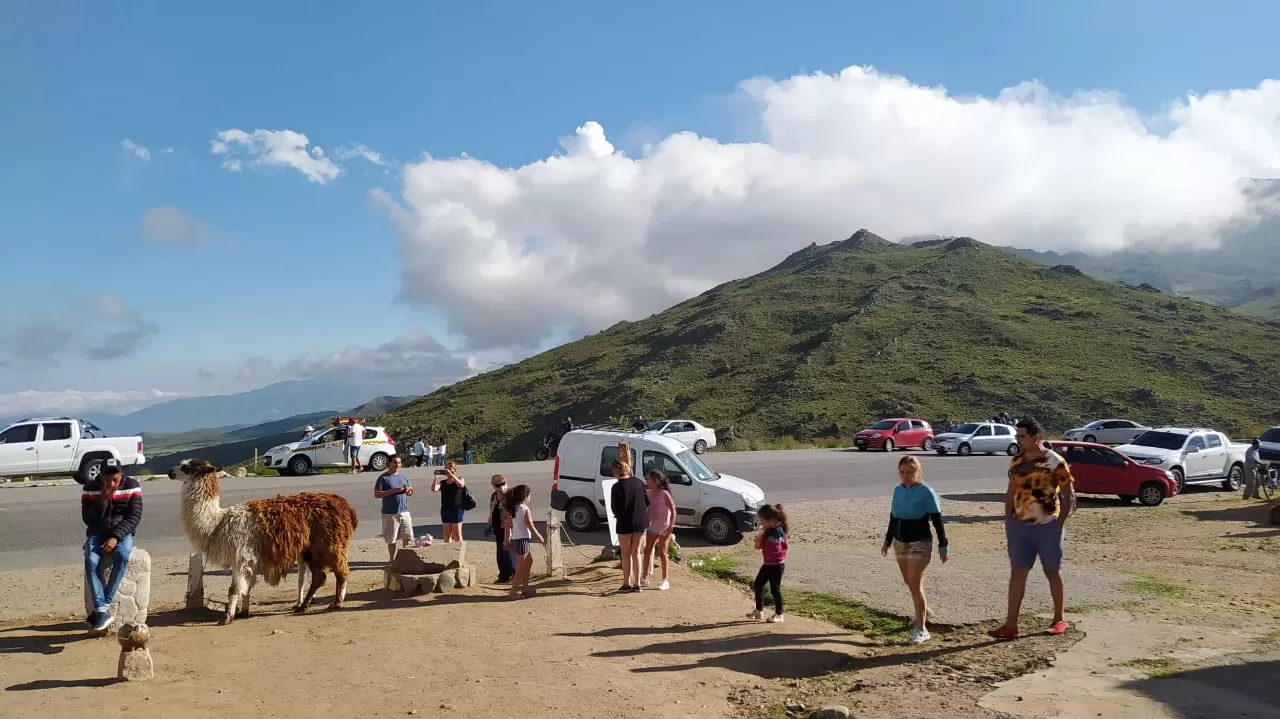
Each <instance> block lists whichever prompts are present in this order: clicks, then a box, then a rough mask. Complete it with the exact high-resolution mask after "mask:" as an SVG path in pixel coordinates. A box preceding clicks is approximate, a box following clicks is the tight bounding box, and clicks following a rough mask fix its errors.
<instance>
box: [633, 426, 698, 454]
mask: <svg viewBox="0 0 1280 719" xmlns="http://www.w3.org/2000/svg"><path fill="white" fill-rule="evenodd" d="M644 431H646V432H656V433H658V434H661V435H663V436H665V437H670V438H671V439H674V440H675V441H677V442H679V443H681V444H683V445H684V446H686V447H688V448H689V449H692V450H693V451H695V452H697V453H698V454H703V453H705V452H706V451H707V450H708V449H710V448H712V447H714V446H716V431H715V430H714V429H711V428H710V427H703V426H702V425H700V424H698V423H697V422H694V421H693V420H691V419H660V420H658V421H657V422H653V423H651V424H650V425H649V426H648V427H646V428H645V430H644Z"/></svg>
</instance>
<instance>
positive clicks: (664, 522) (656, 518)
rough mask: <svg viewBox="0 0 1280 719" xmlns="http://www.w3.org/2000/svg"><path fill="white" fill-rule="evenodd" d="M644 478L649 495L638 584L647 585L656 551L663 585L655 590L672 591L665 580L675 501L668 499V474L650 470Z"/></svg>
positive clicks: (674, 514)
mask: <svg viewBox="0 0 1280 719" xmlns="http://www.w3.org/2000/svg"><path fill="white" fill-rule="evenodd" d="M644 478H645V490H646V492H647V493H648V495H649V529H648V531H647V532H646V533H645V543H644V561H643V562H642V563H641V565H640V568H641V572H642V574H643V576H642V577H641V580H640V585H641V586H645V587H647V586H649V570H651V569H652V568H653V551H654V550H655V549H656V550H658V559H659V561H660V562H661V563H662V583H661V584H659V585H658V589H660V590H667V589H670V588H671V583H670V582H668V581H667V543H668V542H669V541H670V540H671V533H672V532H673V531H674V530H675V528H676V501H675V499H674V498H672V496H671V490H670V489H669V486H670V484H669V482H668V481H667V475H665V474H663V473H662V472H659V471H658V470H656V469H651V470H649V471H648V472H647V473H645V477H644Z"/></svg>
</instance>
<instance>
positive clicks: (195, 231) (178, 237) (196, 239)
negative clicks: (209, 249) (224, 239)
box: [142, 206, 214, 245]
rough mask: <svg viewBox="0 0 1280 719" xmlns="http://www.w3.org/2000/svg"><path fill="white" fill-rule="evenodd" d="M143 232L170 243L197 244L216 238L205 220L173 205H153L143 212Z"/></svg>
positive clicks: (146, 235) (150, 236) (156, 240)
mask: <svg viewBox="0 0 1280 719" xmlns="http://www.w3.org/2000/svg"><path fill="white" fill-rule="evenodd" d="M142 234H143V235H144V236H145V237H147V238H148V239H150V240H154V241H155V242H162V243H165V244H170V245H197V244H202V243H205V242H211V241H213V239H214V233H213V231H212V230H210V229H209V226H208V225H206V224H205V222H204V220H201V219H200V218H199V217H196V216H194V215H190V214H187V213H186V212H184V211H183V210H181V209H179V208H177V207H172V206H164V207H153V208H151V209H150V210H147V211H146V212H144V213H142Z"/></svg>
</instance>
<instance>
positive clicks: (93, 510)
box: [80, 459, 142, 632]
mask: <svg viewBox="0 0 1280 719" xmlns="http://www.w3.org/2000/svg"><path fill="white" fill-rule="evenodd" d="M80 516H81V517H82V518H83V519H84V526H85V540H84V581H85V582H86V583H87V584H88V585H89V586H90V587H91V588H92V590H93V606H94V610H93V613H92V614H90V615H89V617H88V620H87V621H88V622H89V626H90V627H92V628H93V630H94V631H99V632H100V631H105V630H106V629H107V628H108V627H110V626H111V621H112V617H111V602H112V601H114V600H115V598H116V590H117V589H119V588H120V580H122V579H124V571H125V568H126V567H128V565H129V555H130V554H132V553H133V535H134V533H135V532H137V531H138V523H139V522H141V521H142V486H141V485H139V484H138V480H136V479H134V478H133V477H125V476H123V475H122V474H121V473H120V466H119V465H118V464H117V463H116V461H115V460H114V459H108V460H106V462H105V463H104V464H103V467H102V472H101V473H100V474H99V475H98V478H97V479H95V480H91V481H89V482H86V483H85V485H84V493H83V494H81V495H80ZM104 555H112V556H113V557H114V559H115V561H114V563H113V564H112V565H111V577H110V579H108V580H107V585H106V586H105V587H103V586H102V576H101V575H100V574H99V573H98V565H99V564H100V563H101V562H102V558H103V556H104Z"/></svg>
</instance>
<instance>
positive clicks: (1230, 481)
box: [1116, 427, 1249, 494]
mask: <svg viewBox="0 0 1280 719" xmlns="http://www.w3.org/2000/svg"><path fill="white" fill-rule="evenodd" d="M1248 450H1249V445H1247V444H1240V443H1237V442H1232V441H1231V440H1230V439H1228V438H1227V436H1226V435H1225V434H1223V433H1221V432H1215V431H1214V430H1211V429H1204V428H1199V427H1196V428H1187V427H1160V428H1158V429H1152V430H1150V431H1147V432H1143V433H1142V434H1141V435H1139V436H1138V438H1137V439H1135V440H1133V441H1132V442H1130V443H1129V444H1123V445H1120V446H1119V447H1116V451H1117V452H1120V453H1121V454H1123V455H1125V456H1126V457H1128V458H1129V459H1132V460H1133V461H1135V462H1137V463H1139V464H1145V465H1147V466H1148V467H1159V468H1160V469H1163V470H1164V471H1166V472H1168V473H1169V475H1170V476H1171V477H1173V481H1174V482H1176V483H1177V484H1178V494H1182V492H1183V490H1185V489H1186V487H1187V485H1189V484H1221V485H1222V488H1223V489H1225V490H1228V491H1232V492H1234V491H1236V490H1238V489H1240V486H1241V485H1242V484H1244V454H1245V452H1247V451H1248Z"/></svg>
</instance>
